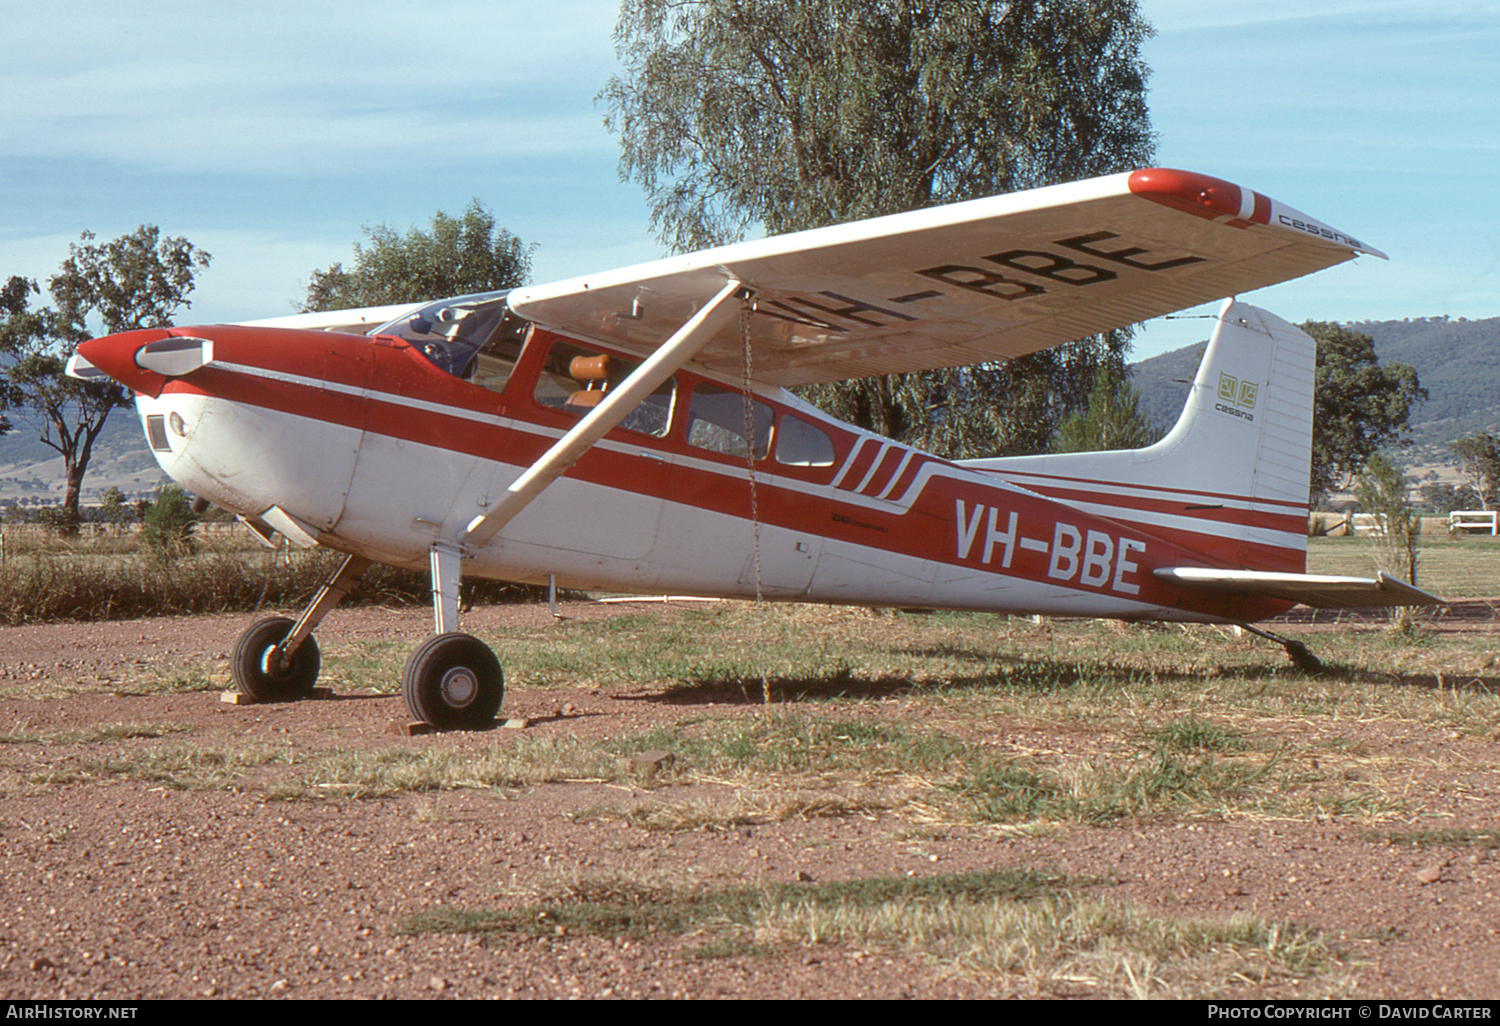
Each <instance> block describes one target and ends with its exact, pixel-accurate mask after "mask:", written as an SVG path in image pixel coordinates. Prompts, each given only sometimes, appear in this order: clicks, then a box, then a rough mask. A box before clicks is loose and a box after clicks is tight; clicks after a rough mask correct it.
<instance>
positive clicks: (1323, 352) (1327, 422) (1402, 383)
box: [1302, 321, 1427, 505]
mask: <svg viewBox="0 0 1500 1026" xmlns="http://www.w3.org/2000/svg"><path fill="white" fill-rule="evenodd" d="M1302 330H1303V331H1305V332H1307V333H1308V334H1309V335H1311V336H1312V337H1313V338H1314V339H1315V340H1316V341H1317V343H1318V360H1317V371H1316V373H1315V376H1314V387H1313V452H1312V501H1313V504H1314V505H1316V503H1317V500H1318V499H1319V498H1321V497H1322V496H1324V495H1327V494H1328V493H1329V492H1331V491H1336V490H1339V489H1341V488H1344V487H1347V486H1348V485H1349V483H1350V482H1351V481H1353V479H1354V478H1355V477H1357V476H1358V475H1359V474H1360V473H1361V472H1362V471H1363V470H1364V468H1365V466H1366V464H1367V463H1368V461H1369V460H1370V458H1371V456H1373V455H1374V454H1375V453H1376V452H1377V451H1378V450H1380V449H1381V448H1382V447H1384V446H1387V445H1390V444H1391V443H1393V442H1395V441H1397V440H1399V439H1400V438H1401V436H1402V435H1403V434H1404V433H1405V432H1406V429H1407V426H1408V424H1409V422H1410V419H1411V412H1412V408H1413V407H1414V406H1415V405H1416V404H1417V403H1419V402H1421V401H1422V400H1424V399H1426V398H1427V390H1426V389H1424V388H1423V387H1422V385H1421V382H1419V381H1418V380H1417V372H1416V371H1414V370H1412V369H1411V368H1410V367H1408V366H1407V365H1406V364H1404V363H1389V364H1385V365H1383V366H1382V365H1381V364H1380V362H1379V360H1378V359H1377V357H1376V355H1375V343H1374V341H1373V340H1371V338H1370V336H1368V335H1362V334H1360V333H1359V332H1356V331H1350V330H1348V329H1347V328H1342V327H1340V326H1339V325H1337V324H1328V323H1325V322H1321V321H1308V322H1307V323H1305V324H1303V325H1302Z"/></svg>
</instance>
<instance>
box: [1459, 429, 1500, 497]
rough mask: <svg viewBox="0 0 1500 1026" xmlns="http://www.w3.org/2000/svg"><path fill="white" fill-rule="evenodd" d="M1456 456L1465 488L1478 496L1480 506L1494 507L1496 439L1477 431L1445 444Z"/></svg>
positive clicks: (1499, 459) (1499, 451) (1499, 445)
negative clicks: (1466, 485)
mask: <svg viewBox="0 0 1500 1026" xmlns="http://www.w3.org/2000/svg"><path fill="white" fill-rule="evenodd" d="M1448 448H1449V450H1450V451H1452V453H1453V455H1455V456H1457V457H1458V465H1459V469H1461V470H1462V471H1463V475H1464V478H1465V480H1466V481H1467V482H1468V487H1469V488H1471V489H1472V490H1473V493H1474V494H1475V495H1476V496H1478V497H1479V501H1480V503H1481V504H1482V505H1481V508H1483V509H1494V508H1495V498H1496V493H1497V492H1500V438H1496V437H1495V436H1494V435H1492V434H1490V433H1489V432H1488V431H1478V432H1475V433H1474V434H1472V435H1469V436H1467V437H1465V438H1460V439H1459V440H1458V441H1456V442H1454V443H1453V444H1451V445H1449V446H1448Z"/></svg>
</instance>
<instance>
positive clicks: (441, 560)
mask: <svg viewBox="0 0 1500 1026" xmlns="http://www.w3.org/2000/svg"><path fill="white" fill-rule="evenodd" d="M431 559H432V614H433V630H434V631H435V632H436V633H435V635H434V636H433V637H431V638H428V639H427V641H426V642H424V643H423V644H422V645H421V646H419V647H418V648H417V650H416V651H415V652H413V653H412V654H411V658H409V659H408V660H407V661H406V669H405V670H403V671H402V673H401V693H402V695H403V696H404V697H405V699H406V708H407V711H409V712H410V713H411V714H412V716H414V717H415V718H417V719H419V720H422V721H423V722H425V723H430V724H432V725H433V726H434V727H437V728H438V729H439V730H482V729H484V728H485V727H488V726H490V725H491V724H493V723H494V722H495V715H496V714H497V713H498V712H499V711H500V703H501V701H502V700H503V699H504V697H505V677H504V675H503V674H502V673H501V672H500V661H499V660H498V659H496V658H495V653H494V652H491V651H490V649H489V646H488V645H486V644H485V643H484V642H482V641H480V640H479V639H478V638H476V637H473V636H471V635H468V634H460V633H458V608H459V601H458V582H459V577H460V574H461V563H462V552H461V550H459V549H458V548H456V547H454V546H451V545H447V544H443V543H439V544H437V545H434V546H433V547H432V553H431Z"/></svg>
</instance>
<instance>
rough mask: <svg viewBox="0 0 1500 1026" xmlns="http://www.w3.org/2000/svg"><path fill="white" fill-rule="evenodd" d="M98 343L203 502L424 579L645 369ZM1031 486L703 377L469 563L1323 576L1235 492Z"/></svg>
mask: <svg viewBox="0 0 1500 1026" xmlns="http://www.w3.org/2000/svg"><path fill="white" fill-rule="evenodd" d="M168 334H170V335H173V336H180V337H189V338H201V339H210V340H211V341H212V359H211V360H210V361H209V362H207V363H206V364H205V365H204V366H201V367H199V368H197V369H195V370H193V371H192V372H191V373H186V374H181V375H176V376H169V377H164V376H162V375H159V374H156V373H154V372H152V371H149V370H143V369H141V368H140V367H139V366H137V364H136V363H135V361H134V360H133V359H131V358H130V355H129V354H130V353H133V352H135V351H136V350H138V349H139V347H140V346H141V345H144V344H145V342H147V341H149V340H150V339H160V338H162V337H163V336H166V335H168ZM109 344H113V346H114V350H110V351H109V352H106V351H105V349H106V347H107V345H109ZM87 345H89V346H93V347H95V348H94V349H92V350H90V351H89V359H90V360H91V361H92V362H93V363H95V364H96V365H98V366H99V367H100V368H101V369H103V370H105V371H106V372H107V373H109V374H110V375H111V376H112V377H115V378H116V379H117V380H120V381H122V382H124V383H125V384H127V385H128V386H129V387H131V388H133V389H134V390H135V391H136V393H137V400H136V401H137V406H138V409H139V412H140V415H141V417H142V420H143V424H144V426H145V427H146V432H147V436H148V438H149V440H150V442H151V446H152V449H153V451H154V452H155V454H156V457H157V459H158V461H159V462H160V463H161V466H162V467H163V469H164V470H165V471H166V472H167V473H168V474H169V475H170V476H171V477H172V478H173V479H174V480H175V481H177V482H178V483H179V484H180V485H182V487H184V488H185V489H187V490H188V491H190V492H193V493H195V494H197V495H199V496H202V497H205V498H207V499H209V500H210V501H212V502H213V503H215V504H216V505H219V506H222V507H224V508H225V509H228V510H231V511H233V512H235V513H237V514H240V515H242V516H244V517H246V518H249V519H251V520H252V521H254V522H257V523H260V524H263V525H265V524H268V525H270V526H273V527H276V528H277V529H280V530H282V531H283V533H287V534H289V535H290V536H293V537H296V538H299V540H301V541H302V542H304V543H316V544H321V545H325V546H328V547H331V548H334V549H338V550H342V551H346V552H352V553H357V554H359V555H363V556H367V557H369V558H372V559H375V560H378V561H381V562H385V563H389V564H393V565H398V566H405V567H412V568H418V567H422V566H425V565H426V563H427V560H428V553H429V552H430V551H431V549H432V547H433V546H434V545H435V544H439V543H443V542H449V543H452V544H456V545H460V546H461V547H462V538H463V533H464V528H465V525H467V524H469V523H470V522H471V521H472V520H473V519H474V518H475V517H476V516H478V515H480V514H483V513H484V512H485V511H486V510H487V509H489V508H490V507H491V506H492V505H493V504H494V503H495V502H497V501H498V499H499V497H500V496H501V495H502V494H503V493H504V491H505V489H506V487H507V485H509V484H510V483H511V482H512V481H514V480H515V479H516V478H517V477H518V476H519V475H520V474H521V473H522V472H523V471H525V470H526V468H527V467H528V466H530V465H531V464H532V463H533V462H534V461H535V460H537V458H538V457H539V456H541V454H542V453H543V452H545V451H546V450H547V449H548V447H550V446H551V445H552V444H553V443H554V442H556V441H557V440H558V439H559V438H561V437H562V436H563V435H564V434H565V433H566V432H567V431H568V430H569V429H570V428H571V427H572V426H573V425H575V424H577V423H578V421H579V418H580V417H581V416H582V415H583V413H584V412H586V411H587V409H588V408H589V407H590V405H591V403H592V402H593V401H594V399H591V397H590V394H589V393H600V392H603V391H605V390H607V389H608V387H609V385H610V384H611V382H612V381H614V380H617V379H618V377H619V376H620V375H621V374H622V373H623V372H624V370H623V369H624V368H628V367H630V366H633V365H634V363H635V361H637V360H638V359H639V357H637V356H632V355H630V354H627V353H622V352H617V351H613V350H611V349H609V348H608V347H605V346H602V345H599V344H597V343H595V342H592V341H588V340H576V339H569V338H564V337H562V336H559V335H557V334H555V333H552V332H549V331H546V330H544V329H542V328H540V327H537V328H531V329H530V330H526V331H521V332H513V333H512V335H511V337H509V338H501V337H499V336H497V337H496V338H494V339H491V341H490V342H489V343H488V344H487V346H486V347H484V348H482V349H480V350H479V352H478V354H477V355H476V356H474V357H473V358H472V359H471V360H469V362H468V363H466V364H464V365H462V366H459V365H457V364H456V363H455V362H453V361H449V360H447V359H446V358H445V356H444V355H443V354H441V353H434V352H432V351H431V350H424V349H423V348H422V347H420V346H418V345H414V344H412V342H410V341H408V340H406V339H403V338H400V337H396V336H372V337H367V336H354V335H341V334H332V333H326V332H317V331H298V330H288V329H278V328H257V327H248V326H223V325H219V326H204V327H191V328H173V329H161V330H157V331H153V332H137V333H131V334H130V335H125V336H116V337H114V338H113V339H102V340H96V341H95V342H93V343H89V344H87ZM115 350H118V352H116V351H115ZM590 361H592V362H590ZM590 375H596V376H594V377H590ZM595 398H597V396H595ZM1022 480H1025V482H1026V484H1027V487H1024V488H1023V487H1018V486H1017V485H1016V484H1014V483H1012V482H1011V481H1009V480H1007V479H1006V475H1005V473H1004V471H1003V470H996V469H975V468H972V467H965V466H961V465H959V464H956V463H953V462H950V461H947V460H943V459H940V458H938V457H935V456H932V455H930V454H927V453H924V452H921V451H919V450H916V449H912V448H910V447H907V446H903V445H900V444H898V443H895V442H892V441H890V440H888V439H884V438H881V437H879V436H876V435H872V434H870V433H868V432H865V431H861V430H859V429H857V428H855V427H852V426H850V425H847V424H844V423H841V422H839V421H837V420H834V419H833V418H831V417H829V416H828V415H826V414H824V413H822V412H821V411H819V410H817V409H815V408H813V407H811V406H809V405H808V404H806V403H804V402H802V401H800V400H799V399H797V398H796V397H795V396H793V395H791V394H790V393H788V392H785V391H783V390H779V389H777V390H764V389H755V390H752V398H751V400H750V401H749V402H748V403H747V399H746V395H745V387H744V383H743V382H733V381H727V380H723V379H720V378H713V377H707V376H704V375H702V374H699V373H695V372H694V371H692V370H687V369H684V370H679V371H678V372H677V373H676V374H674V375H673V377H672V378H671V380H670V381H669V382H668V384H667V385H665V386H663V388H660V389H658V390H657V392H656V393H655V394H653V395H652V396H651V398H650V399H649V400H648V401H647V402H645V403H642V404H641V406H640V407H639V408H638V409H637V411H636V413H634V414H632V415H631V417H630V418H628V419H627V420H626V422H625V423H623V424H621V425H620V426H618V427H616V428H614V429H613V430H612V431H610V432H609V433H608V434H607V435H606V436H605V437H604V438H603V440H602V441H600V442H599V443H597V444H596V445H594V446H593V448H592V449H590V450H589V451H588V452H587V453H586V455H584V457H583V458H582V459H581V460H579V462H578V463H577V464H576V465H574V466H573V467H572V468H571V469H570V470H569V471H568V472H567V474H565V475H564V476H562V477H561V478H559V479H557V480H556V481H554V482H553V483H552V484H551V485H550V486H549V487H547V488H546V490H545V491H544V492H542V494H541V495H540V496H539V497H538V498H537V499H536V500H535V501H534V502H532V503H531V505H529V506H527V507H526V508H525V509H524V510H523V511H522V512H521V513H520V514H519V515H518V516H517V517H516V518H515V519H514V520H513V521H511V522H509V523H508V524H507V525H506V526H505V528H504V529H503V530H502V531H501V532H500V533H499V534H498V535H496V536H495V537H494V538H493V539H491V540H490V541H489V542H488V543H487V544H484V545H482V546H478V547H472V548H466V549H465V551H464V561H463V573H464V574H465V575H478V576H484V577H496V578H503V579H508V580H516V581H523V582H544V581H546V580H547V579H548V577H549V575H552V576H555V579H556V581H557V582H558V583H559V584H560V585H563V586H569V587H578V588H595V589H612V590H627V591H637V592H638V591H646V592H656V593H661V592H685V593H692V594H701V595H718V596H726V597H751V596H754V595H756V594H757V593H759V594H761V595H763V596H765V597H766V598H770V599H777V600H793V601H812V602H827V603H840V604H855V605H871V606H888V605H897V606H920V607H931V608H953V609H974V610H992V611H998V612H1018V613H1044V614H1053V615H1080V616H1104V617H1117V618H1121V619H1165V620H1197V621H1202V620H1208V621H1224V622H1248V621H1253V620H1257V619H1261V618H1264V617H1266V616H1269V615H1274V614H1275V613H1277V612H1280V611H1281V610H1283V609H1284V608H1286V606H1287V605H1288V603H1285V602H1282V601H1279V600H1273V599H1267V598H1263V597H1255V596H1232V595H1223V594H1205V593H1190V592H1188V591H1185V590H1180V589H1179V588H1178V587H1176V586H1175V585H1173V584H1171V583H1169V582H1166V581H1162V580H1159V579H1157V578H1156V577H1154V576H1153V575H1152V570H1153V569H1154V568H1157V567H1181V566H1203V567H1237V566H1245V565H1253V566H1256V567H1258V568H1262V569H1287V570H1295V571H1300V570H1301V569H1302V566H1301V557H1300V553H1298V552H1296V551H1295V547H1293V546H1290V545H1288V546H1286V547H1284V548H1283V547H1280V546H1278V545H1276V544H1266V545H1261V546H1259V548H1258V550H1257V551H1255V552H1249V551H1247V543H1245V542H1244V541H1243V540H1235V541H1224V540H1221V539H1220V538H1219V531H1218V526H1220V525H1219V523H1218V521H1216V514H1215V513H1214V510H1216V509H1222V508H1224V506H1225V500H1226V496H1224V495H1210V494H1206V493H1197V492H1194V491H1193V489H1192V487H1191V483H1190V482H1189V483H1187V486H1186V487H1180V488H1171V489H1164V488H1151V487H1130V486H1128V485H1124V484H1121V483H1120V482H1110V481H1076V480H1061V479H1057V480H1053V479H1049V478H1046V477H1044V476H1037V475H1028V476H1027V477H1025V478H1023V479H1022ZM1105 513H1108V514H1109V515H1105ZM1122 514H1124V515H1122ZM1226 515H1227V514H1226ZM1258 515H1259V516H1260V517H1261V518H1262V519H1263V521H1264V527H1265V531H1266V532H1267V534H1268V535H1270V536H1275V535H1278V534H1280V535H1286V536H1288V537H1295V535H1296V534H1297V533H1299V532H1301V531H1302V525H1303V520H1302V515H1301V512H1300V511H1298V510H1296V509H1293V508H1287V509H1284V510H1275V511H1271V512H1264V511H1262V512H1261V513H1260V514H1258ZM1250 547H1251V548H1254V546H1250Z"/></svg>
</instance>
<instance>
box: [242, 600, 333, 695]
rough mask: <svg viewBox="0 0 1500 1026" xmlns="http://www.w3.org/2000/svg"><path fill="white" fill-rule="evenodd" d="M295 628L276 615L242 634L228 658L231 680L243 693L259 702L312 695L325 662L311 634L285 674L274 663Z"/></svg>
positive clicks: (300, 647) (288, 621) (294, 656)
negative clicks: (278, 650) (284, 641)
mask: <svg viewBox="0 0 1500 1026" xmlns="http://www.w3.org/2000/svg"><path fill="white" fill-rule="evenodd" d="M292 626H293V621H291V620H288V619H287V618H286V617H284V616H273V617H270V618H268V619H265V620H258V621H256V622H255V623H253V624H251V625H250V626H249V628H248V629H247V630H246V631H245V633H243V634H241V635H240V640H239V641H237V642H235V644H234V654H233V655H232V656H230V658H229V679H230V680H232V681H233V682H234V686H235V687H236V688H238V689H239V691H240V693H241V694H244V695H249V696H250V697H251V698H253V699H255V700H256V701H257V702H293V701H296V700H297V699H299V698H306V697H307V696H308V695H311V694H312V690H313V686H314V685H315V684H317V683H318V670H319V669H320V668H321V666H322V659H321V657H320V656H319V655H318V643H317V642H316V641H314V640H313V639H312V636H311V635H309V636H308V637H307V638H304V639H303V641H302V644H300V645H298V646H297V651H296V652H295V653H294V654H293V655H292V665H291V666H289V667H287V668H286V670H285V671H284V672H283V671H280V670H278V669H276V668H275V667H274V666H273V665H272V664H271V661H272V659H273V658H275V654H276V646H277V645H279V644H281V642H282V640H283V639H285V638H286V636H287V635H288V634H290V633H292Z"/></svg>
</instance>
